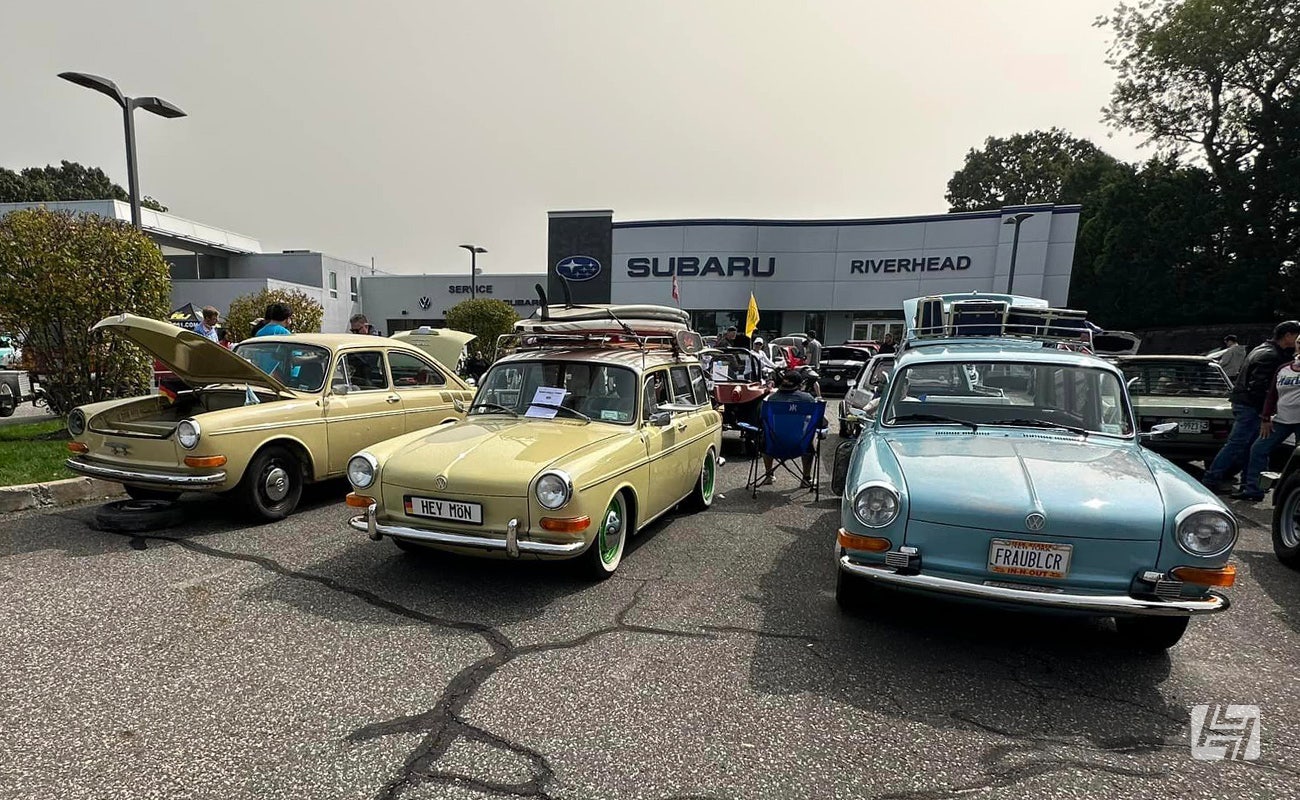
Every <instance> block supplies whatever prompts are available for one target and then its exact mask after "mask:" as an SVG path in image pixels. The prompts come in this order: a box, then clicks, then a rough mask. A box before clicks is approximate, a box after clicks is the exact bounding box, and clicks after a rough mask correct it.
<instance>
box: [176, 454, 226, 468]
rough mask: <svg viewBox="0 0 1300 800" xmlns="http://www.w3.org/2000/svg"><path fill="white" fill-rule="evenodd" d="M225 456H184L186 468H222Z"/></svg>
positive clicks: (224, 463)
mask: <svg viewBox="0 0 1300 800" xmlns="http://www.w3.org/2000/svg"><path fill="white" fill-rule="evenodd" d="M225 465H226V457H225V456H185V466H187V467H224V466H225Z"/></svg>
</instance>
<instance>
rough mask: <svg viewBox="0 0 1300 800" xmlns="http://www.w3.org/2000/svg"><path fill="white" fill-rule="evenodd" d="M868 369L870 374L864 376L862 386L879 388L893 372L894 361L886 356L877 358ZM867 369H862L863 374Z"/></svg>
mask: <svg viewBox="0 0 1300 800" xmlns="http://www.w3.org/2000/svg"><path fill="white" fill-rule="evenodd" d="M868 367H869V368H870V370H871V374H870V375H867V376H866V383H865V384H864V386H880V385H883V384H884V383H885V381H886V380H888V379H889V374H890V373H891V372H893V371H894V359H893V358H890V357H888V356H886V357H883V358H877V359H876V360H875V361H874V362H872V363H871V364H869V365H868ZM868 367H864V368H863V372H866V371H867V368H868Z"/></svg>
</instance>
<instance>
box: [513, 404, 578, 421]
mask: <svg viewBox="0 0 1300 800" xmlns="http://www.w3.org/2000/svg"><path fill="white" fill-rule="evenodd" d="M528 405H529V406H532V407H534V408H553V409H555V410H556V411H567V412H569V413H570V414H572V415H573V416H575V417H578V418H580V419H583V420H586V421H587V422H591V417H589V416H587V415H586V414H584V413H582V412H581V411H579V410H577V409H576V408H569V407H568V406H556V405H552V404H550V403H529V404H528Z"/></svg>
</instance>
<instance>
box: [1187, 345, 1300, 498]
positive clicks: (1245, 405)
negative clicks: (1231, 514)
mask: <svg viewBox="0 0 1300 800" xmlns="http://www.w3.org/2000/svg"><path fill="white" fill-rule="evenodd" d="M1297 334H1300V322H1297V321H1296V320H1287V321H1286V322H1282V323H1279V324H1278V325H1277V327H1275V328H1274V329H1273V338H1272V339H1270V340H1268V341H1267V342H1264V343H1263V344H1261V345H1260V346H1259V347H1256V348H1255V349H1254V350H1251V351H1250V354H1249V355H1247V356H1246V361H1245V363H1244V364H1242V367H1241V373H1240V374H1239V375H1238V380H1237V382H1236V383H1235V384H1234V385H1233V387H1232V394H1231V395H1230V396H1229V399H1230V400H1231V401H1232V431H1231V432H1230V433H1229V434H1228V441H1226V442H1224V444H1223V447H1222V448H1221V449H1220V450H1219V454H1218V455H1216V456H1215V457H1214V461H1212V462H1211V463H1210V466H1209V468H1208V469H1206V470H1205V475H1204V476H1203V477H1202V478H1201V481H1202V483H1204V484H1205V485H1206V486H1208V487H1209V488H1210V489H1212V490H1214V491H1215V492H1219V493H1227V492H1231V491H1233V487H1232V484H1231V481H1230V479H1231V478H1232V476H1234V475H1236V474H1237V473H1238V472H1240V471H1241V470H1242V469H1243V468H1244V467H1245V466H1246V461H1247V459H1248V458H1249V456H1250V448H1251V445H1252V444H1253V443H1254V441H1255V439H1256V438H1258V437H1259V429H1260V421H1261V420H1260V415H1261V414H1262V413H1263V411H1264V404H1265V402H1267V400H1268V392H1269V389H1270V387H1272V385H1273V378H1274V376H1275V375H1277V371H1278V369H1279V368H1280V367H1281V366H1282V365H1283V364H1286V363H1287V362H1288V361H1290V360H1291V359H1292V356H1293V354H1294V351H1295V341H1296V335H1297Z"/></svg>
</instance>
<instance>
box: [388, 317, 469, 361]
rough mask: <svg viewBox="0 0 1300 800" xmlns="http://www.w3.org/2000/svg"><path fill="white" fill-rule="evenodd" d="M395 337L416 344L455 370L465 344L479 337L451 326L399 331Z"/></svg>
mask: <svg viewBox="0 0 1300 800" xmlns="http://www.w3.org/2000/svg"><path fill="white" fill-rule="evenodd" d="M393 338H394V339H401V340H402V341H403V342H406V343H407V344H411V345H415V346H416V347H418V348H420V349H421V350H423V351H424V352H426V353H428V354H429V355H431V356H433V358H434V359H435V360H436V361H437V362H438V363H439V364H441V365H443V366H444V367H446V368H447V369H449V370H453V371H454V370H455V369H456V362H458V361H460V354H461V351H462V350H464V349H465V345H467V344H469V343H470V342H472V341H474V340H475V339H477V338H478V337H477V336H475V335H474V334H472V333H465V332H464V331H453V330H452V329H450V328H417V329H415V330H413V331H398V332H397V333H394V334H393Z"/></svg>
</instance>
